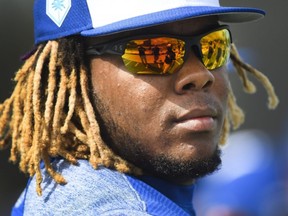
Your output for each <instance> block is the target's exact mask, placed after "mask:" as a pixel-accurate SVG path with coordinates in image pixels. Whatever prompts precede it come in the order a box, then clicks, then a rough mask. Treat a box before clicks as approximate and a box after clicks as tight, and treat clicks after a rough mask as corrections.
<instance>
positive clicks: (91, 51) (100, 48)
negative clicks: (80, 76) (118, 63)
mask: <svg viewBox="0 0 288 216" xmlns="http://www.w3.org/2000/svg"><path fill="white" fill-rule="evenodd" d="M123 52H124V49H123V46H122V45H113V46H111V45H110V44H104V45H95V46H93V45H92V46H90V47H88V48H87V50H86V54H87V55H97V56H101V55H103V54H105V53H107V54H113V55H123Z"/></svg>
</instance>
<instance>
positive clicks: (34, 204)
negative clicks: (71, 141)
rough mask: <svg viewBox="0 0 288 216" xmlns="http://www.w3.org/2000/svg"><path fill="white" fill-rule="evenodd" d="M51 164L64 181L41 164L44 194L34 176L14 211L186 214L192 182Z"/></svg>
mask: <svg viewBox="0 0 288 216" xmlns="http://www.w3.org/2000/svg"><path fill="white" fill-rule="evenodd" d="M53 167H54V168H55V169H56V170H57V171H58V172H60V173H61V174H62V175H63V176H64V178H65V179H66V180H67V182H68V183H67V184H66V185H59V184H57V183H56V182H55V181H54V180H53V179H52V178H51V177H50V176H49V175H48V174H47V173H46V172H45V170H44V169H43V170H42V174H43V182H42V184H41V187H42V189H43V194H42V196H38V195H37V193H36V184H35V183H36V181H35V177H34V178H32V179H31V181H29V183H28V185H27V187H26V189H25V191H24V192H23V193H22V195H21V196H20V198H19V199H18V201H17V203H16V204H15V206H14V208H13V210H12V216H16V215H29V216H30V215H41V216H42V215H61V216H63V215H69V216H70V215H75V216H76V215H77V216H80V215H81V216H82V215H87V216H88V215H89V216H93V215H101V216H102V215H103V216H112V215H113V216H115V215H117V216H134V215H137V216H138V215H139V216H148V215H155V216H169V215H171V216H172V215H173V216H189V215H192V216H194V215H195V212H194V209H193V205H192V195H193V189H194V187H193V185H191V186H179V185H175V184H171V183H169V182H166V181H164V180H160V179H157V178H153V177H147V176H144V177H141V180H140V179H139V178H136V177H133V176H130V175H127V174H123V173H119V172H117V171H113V170H110V169H107V168H104V167H100V168H99V169H97V170H94V169H93V168H92V167H91V165H90V164H89V162H88V161H86V160H79V164H78V165H77V166H75V165H71V164H69V163H68V162H66V161H64V160H62V159H59V160H55V161H53Z"/></svg>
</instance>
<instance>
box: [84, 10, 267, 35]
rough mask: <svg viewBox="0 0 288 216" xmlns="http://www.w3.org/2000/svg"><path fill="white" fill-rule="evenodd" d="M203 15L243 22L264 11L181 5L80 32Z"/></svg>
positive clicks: (136, 26)
mask: <svg viewBox="0 0 288 216" xmlns="http://www.w3.org/2000/svg"><path fill="white" fill-rule="evenodd" d="M205 16H218V18H219V21H221V22H225V23H243V22H250V21H255V20H259V19H261V18H263V17H264V16H265V12H264V11H263V10H260V9H256V8H246V7H207V6H205V7H203V6H198V7H195V6H194V7H181V8H174V9H169V10H165V11H161V12H156V13H151V14H146V15H142V16H137V17H133V18H129V19H125V20H121V21H118V22H114V23H112V24H108V25H105V26H101V27H97V28H94V29H90V30H84V31H82V32H81V35H82V36H101V35H108V34H113V33H118V32H124V31H131V30H135V29H140V28H146V27H150V26H155V25H160V24H164V23H169V22H176V21H180V20H186V19H192V18H197V17H205Z"/></svg>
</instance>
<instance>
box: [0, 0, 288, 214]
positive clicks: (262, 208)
mask: <svg viewBox="0 0 288 216" xmlns="http://www.w3.org/2000/svg"><path fill="white" fill-rule="evenodd" d="M220 2H221V3H222V5H225V6H226V5H227V6H248V7H257V8H262V9H264V10H265V11H266V12H267V16H266V17H265V19H263V20H261V21H259V22H257V23H254V22H252V23H245V24H233V25H231V29H232V33H233V40H234V42H235V43H236V45H237V46H238V49H239V50H240V53H241V55H242V57H243V59H245V61H246V62H248V63H249V64H251V65H253V66H255V67H256V68H257V69H259V70H260V71H262V72H264V73H265V74H266V75H267V76H268V77H269V78H270V80H271V82H272V83H273V84H274V87H275V90H276V93H277V94H278V96H279V99H280V104H279V106H278V108H277V109H276V110H275V111H270V110H268V109H267V106H266V105H267V95H266V92H265V90H264V89H263V87H262V86H261V85H259V83H258V82H257V80H255V79H254V78H253V77H252V78H251V79H252V81H254V83H255V84H256V86H257V87H258V91H257V92H256V94H255V95H247V94H245V93H243V91H242V86H241V82H240V80H239V78H238V77H237V75H236V74H235V72H234V71H233V70H231V73H230V77H231V82H232V86H233V89H234V92H235V94H236V97H237V100H238V103H239V105H240V106H241V107H242V108H243V109H244V111H245V113H246V122H245V124H244V125H243V126H242V127H241V128H240V130H239V131H238V132H237V133H233V135H232V136H231V137H230V138H229V141H228V145H226V147H224V149H223V167H222V170H221V171H219V172H218V173H216V174H215V175H212V176H210V177H207V178H205V179H203V180H201V181H199V182H198V186H197V190H196V194H195V208H196V209H197V212H198V214H199V216H218V215H219V216H220V215H221V216H226V215H227V216H228V215H230V216H231V215H238V216H241V215H242V216H250V215H251V216H256V215H259V216H260V215H261V216H266V215H267V216H268V215H270V216H271V215H273V216H284V215H288V211H287V206H288V180H287V179H288V172H287V171H288V170H287V167H288V166H287V164H288V161H287V156H288V148H287V143H288V142H287V134H288V133H287V132H288V127H287V126H288V122H287V120H288V103H287V92H288V91H287V90H288V83H287V78H288V69H287V68H288V67H287V66H286V63H288V61H287V59H288V54H287V50H288V41H287V40H288V24H287V21H286V20H287V11H286V10H287V9H288V1H286V0H275V1H257V0H233V1H231V0H230V1H229V0H221V1H220ZM32 9H33V1H32V0H25V1H23V0H0V29H1V30H0V32H1V33H0V74H1V78H0V101H1V102H3V101H4V100H5V98H6V97H8V96H9V95H10V93H11V91H12V89H13V85H14V84H13V81H12V78H13V76H14V74H15V72H16V71H17V69H18V68H19V67H20V65H21V64H22V63H21V61H20V57H21V56H22V55H23V54H25V53H26V52H27V51H29V50H30V49H31V48H32V46H33V19H32ZM8 158H9V150H4V151H1V152H0V215H1V216H2V215H4V216H5V215H9V213H10V209H11V207H12V205H13V204H14V202H15V201H16V200H17V198H18V196H19V195H20V193H21V192H22V190H23V188H24V187H25V185H26V180H27V178H26V176H25V175H23V174H22V173H20V172H19V171H18V167H17V165H13V164H11V163H9V162H8Z"/></svg>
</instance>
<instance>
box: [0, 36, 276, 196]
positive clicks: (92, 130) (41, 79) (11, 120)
mask: <svg viewBox="0 0 288 216" xmlns="http://www.w3.org/2000/svg"><path fill="white" fill-rule="evenodd" d="M231 60H232V63H233V65H234V67H235V68H236V70H237V72H238V75H239V77H240V79H241V80H242V83H243V87H244V90H245V91H246V92H248V93H254V92H255V90H256V88H255V86H254V85H253V83H252V82H251V81H250V80H249V79H248V76H247V73H249V74H251V75H253V76H255V77H256V78H257V79H258V80H259V81H260V82H261V83H262V85H263V86H264V87H265V88H266V90H267V93H268V97H269V102H268V106H269V108H271V109H273V108H275V107H276V106H277V104H278V99H277V96H276V95H275V92H274V89H273V86H272V85H271V83H270V82H269V80H268V78H267V77H266V76H265V75H263V74H262V73H261V72H259V71H258V70H256V69H255V68H253V67H251V66H250V65H248V64H246V63H244V62H243V61H242V60H241V58H240V57H239V54H238V52H237V49H236V47H235V45H234V44H233V45H232V47H231ZM15 84H16V85H15V88H14V91H13V92H12V94H11V96H10V98H8V99H6V100H5V101H4V103H2V104H0V148H1V149H4V148H9V147H10V151H11V153H10V158H9V160H10V161H11V162H13V163H19V168H20V170H21V171H22V172H24V173H26V174H29V175H30V176H31V177H32V176H34V175H36V184H37V187H36V190H37V193H38V195H41V194H42V189H41V182H42V174H41V171H40V164H41V163H44V166H45V169H46V171H47V172H48V174H49V175H50V176H51V177H52V178H53V179H54V180H55V181H56V182H57V183H59V184H65V183H66V181H65V179H64V177H63V176H62V175H61V174H60V173H57V172H56V171H55V170H54V169H53V167H52V165H51V158H55V157H62V158H64V159H66V160H67V161H69V162H70V163H71V164H77V159H86V160H89V162H90V163H91V165H92V166H93V167H94V168H95V169H97V167H98V166H99V165H100V164H101V165H103V166H105V167H109V168H112V169H115V170H117V171H120V172H124V173H132V174H135V175H140V174H141V173H142V171H141V169H139V168H138V167H136V166H134V165H133V164H131V163H129V162H127V161H126V160H124V159H123V158H121V157H120V156H118V155H116V154H115V153H114V152H113V151H112V150H111V149H110V148H109V147H108V146H107V145H106V144H105V143H104V141H103V139H102V138H101V135H100V128H99V125H98V122H97V119H96V116H95V113H94V109H93V105H92V102H91V99H90V96H91V95H90V94H89V88H90V85H91V84H90V83H89V66H88V64H87V60H85V55H84V47H83V43H82V38H81V37H80V36H71V37H67V38H62V39H58V40H54V41H48V42H45V43H43V44H40V45H38V46H37V47H36V50H35V51H34V52H33V53H32V54H31V55H30V56H29V57H27V59H26V60H25V62H24V64H23V66H22V68H20V70H19V71H18V72H17V73H16V76H15ZM96 105H97V104H96ZM243 122H244V113H243V111H242V110H241V108H240V107H239V106H238V105H237V103H236V99H235V96H234V94H233V91H232V88H231V87H230V88H229V96H228V112H227V115H226V117H225V120H224V124H223V130H222V134H221V138H220V144H224V143H225V141H226V139H227V137H228V134H229V131H230V127H231V125H232V128H233V129H236V128H238V127H239V126H240V125H241V124H242V123H243Z"/></svg>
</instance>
